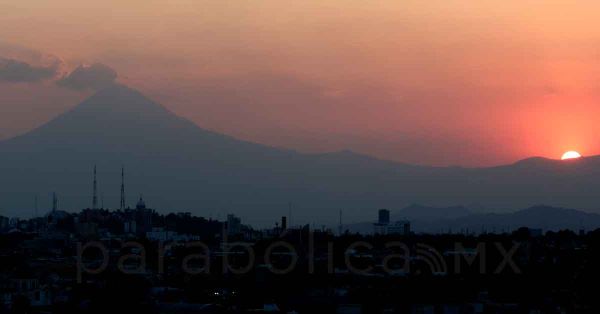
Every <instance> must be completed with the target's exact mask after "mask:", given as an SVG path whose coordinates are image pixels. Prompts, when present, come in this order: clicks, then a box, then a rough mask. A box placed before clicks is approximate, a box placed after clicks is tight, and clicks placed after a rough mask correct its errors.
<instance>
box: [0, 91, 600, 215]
mask: <svg viewBox="0 0 600 314" xmlns="http://www.w3.org/2000/svg"><path fill="white" fill-rule="evenodd" d="M94 165H97V166H98V180H99V198H100V200H101V201H100V203H102V200H104V205H105V207H109V208H115V207H117V206H118V204H119V193H120V168H121V166H124V167H125V168H126V190H127V203H128V204H131V205H132V204H133V203H134V200H135V199H137V198H138V197H139V195H140V194H143V195H144V198H145V199H146V201H147V203H148V205H149V206H150V207H153V208H156V209H159V210H162V211H190V212H193V213H195V214H198V215H203V216H212V217H213V218H224V217H225V215H226V214H227V213H236V214H238V215H240V216H241V217H242V218H243V220H244V221H245V222H249V223H255V224H263V225H267V224H269V225H270V224H274V222H275V221H277V220H279V217H280V216H283V215H287V213H288V203H289V202H291V203H292V204H293V218H292V219H293V220H292V223H295V222H297V223H309V222H314V223H321V222H334V221H337V213H338V210H339V209H340V208H341V209H344V211H345V213H344V217H346V219H348V220H353V221H364V220H365V219H367V218H371V217H375V215H376V210H377V209H378V208H390V209H398V208H403V207H405V206H407V205H409V204H413V203H421V204H428V205H431V206H453V205H456V204H473V203H476V204H480V205H481V206H483V207H485V208H487V209H494V210H498V211H510V210H515V209H517V208H525V207H528V206H532V205H534V204H540V203H544V204H552V205H557V206H563V207H574V208H582V209H587V210H595V209H596V208H598V207H599V206H598V205H597V204H598V201H599V199H598V197H597V196H596V195H597V192H596V187H597V186H599V184H600V158H598V157H587V158H581V159H579V160H571V161H568V162H562V161H555V160H548V159H542V158H532V159H527V160H523V161H520V162H517V163H515V164H512V165H506V166H499V167H491V168H461V167H426V166H415V165H409V164H403V163H397V162H392V161H386V160H380V159H377V158H373V157H370V156H366V155H362V154H358V153H354V152H351V151H340V152H332V153H325V154H303V153H299V152H296V151H293V150H289V149H282V148H276V147H270V146H266V145H261V144H256V143H251V142H247V141H242V140H238V139H235V138H233V137H230V136H226V135H223V134H219V133H215V132H211V131H208V130H205V129H202V128H200V127H198V126H197V125H196V124H194V123H192V122H190V121H189V120H186V119H184V118H181V117H179V116H177V115H175V114H173V113H172V112H170V111H169V110H167V109H166V108H164V107H163V106H161V105H160V104H157V103H156V102H154V101H152V100H150V99H148V98H146V97H145V96H144V95H142V94H141V93H139V92H137V91H135V90H133V89H130V88H128V87H125V86H122V85H115V86H111V87H109V88H106V89H104V90H101V91H99V92H97V93H96V94H94V95H93V96H91V97H90V98H88V99H86V100H85V101H83V102H82V103H81V104H79V105H78V106H76V107H74V108H73V109H72V110H70V111H68V112H66V113H64V114H62V115H60V116H58V117H57V118H55V119H53V120H52V121H49V122H48V123H46V124H45V125H43V126H41V127H39V128H37V129H35V130H32V131H31V132H29V133H26V134H24V135H22V136H18V137H15V138H12V139H9V140H5V141H2V142H0V171H1V173H2V175H1V176H0V186H1V187H2V188H1V189H0V214H2V215H20V216H30V215H32V214H33V207H34V198H35V197H36V195H37V196H38V197H39V202H40V212H42V211H43V210H47V208H49V207H50V195H51V193H52V192H57V193H58V195H59V199H60V207H61V208H62V209H65V210H79V209H81V208H84V207H89V206H91V202H92V201H91V200H92V169H93V166H94Z"/></svg>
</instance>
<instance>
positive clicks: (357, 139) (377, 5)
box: [0, 0, 600, 167]
mask: <svg viewBox="0 0 600 314" xmlns="http://www.w3.org/2000/svg"><path fill="white" fill-rule="evenodd" d="M599 79H600V3H597V2H596V1H555V0H547V1H531V0H518V1H517V0H502V1H500V0H489V1H461V0H456V1H447V0H443V1H442V0H440V1H438V0H429V1H412V0H408V1H397V0H371V1H364V0H303V1H287V0H252V1H230V0H208V1H203V0H185V1H184V0H172V1H155V0H143V1H141V0H130V1H121V0H102V1H99V0H89V1H80V0H52V1H42V0H19V1H15V0H0V139H6V138H10V137H12V136H15V135H17V134H21V133H24V132H26V131H27V130H30V129H32V128H35V127H37V126H39V125H41V124H43V123H44V122H46V121H48V120H49V119H51V118H53V117H55V116H57V115H59V114H61V113H62V112H64V111H65V110H68V109H69V108H71V107H73V106H75V105H76V104H77V103H78V102H80V101H81V100H83V99H85V98H86V97H88V96H89V95H91V94H92V93H93V92H94V90H97V89H99V88H101V87H102V86H103V85H104V84H105V83H106V82H110V81H113V80H116V81H118V82H120V83H123V84H126V85H128V86H131V87H133V88H136V89H138V90H140V91H142V92H143V93H144V94H146V95H147V96H149V97H151V98H152V99H154V100H156V101H158V102H159V103H161V104H163V105H164V106H166V107H167V108H169V109H170V110H172V111H173V112H175V113H177V114H178V115H180V116H183V117H186V118H188V119H190V120H192V121H194V122H196V123H197V124H198V125H199V126H201V127H203V128H206V129H210V130H214V131H218V132H222V133H225V134H229V135H233V136H235V137H238V138H241V139H245V140H251V141H254V142H259V143H264V144H268V145H273V146H278V147H285V148H290V149H295V150H298V151H301V152H307V153H316V152H328V151H336V150H342V149H349V150H353V151H356V152H360V153H364V154H369V155H373V156H376V157H379V158H383V159H390V160H396V161H401V162H407V163H415V164H423V165H440V166H446V165H460V166H468V167H479V166H491V165H498V164H505V163H512V162H515V161H517V160H519V159H523V158H527V157H531V156H544V157H549V158H559V157H560V156H561V155H562V153H563V152H565V151H567V150H577V151H579V152H580V153H582V154H583V155H594V154H600V147H599V141H598V139H599V136H598V134H600V124H599V123H597V117H599V116H600V105H599V104H600V102H599V101H600V89H599V88H600V86H599V82H600V80H599Z"/></svg>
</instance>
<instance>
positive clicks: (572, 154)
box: [560, 150, 581, 160]
mask: <svg viewBox="0 0 600 314" xmlns="http://www.w3.org/2000/svg"><path fill="white" fill-rule="evenodd" d="M577 158H581V154H580V153H578V152H576V151H574V150H570V151H568V152H566V153H564V154H563V155H562V157H561V158H560V159H561V160H566V159H577Z"/></svg>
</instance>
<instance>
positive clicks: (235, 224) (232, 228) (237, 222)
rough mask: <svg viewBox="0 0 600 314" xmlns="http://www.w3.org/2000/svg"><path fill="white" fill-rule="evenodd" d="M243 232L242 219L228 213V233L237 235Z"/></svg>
mask: <svg viewBox="0 0 600 314" xmlns="http://www.w3.org/2000/svg"><path fill="white" fill-rule="evenodd" d="M240 233H242V220H241V219H240V218H239V217H236V216H235V215H233V214H229V215H227V234H229V235H236V234H240Z"/></svg>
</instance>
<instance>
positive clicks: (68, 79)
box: [56, 63, 117, 90]
mask: <svg viewBox="0 0 600 314" xmlns="http://www.w3.org/2000/svg"><path fill="white" fill-rule="evenodd" d="M116 79H117V72H116V71H115V70H113V69H112V68H110V67H109V66H106V65H104V64H101V63H94V64H92V65H89V66H85V65H80V66H78V67H77V68H76V69H75V70H73V72H71V73H69V74H68V75H66V76H64V77H63V78H61V79H60V80H58V81H57V82H56V83H57V84H58V85H59V86H63V87H67V88H71V89H75V90H86V89H92V90H98V89H101V88H104V87H106V86H109V85H112V84H114V82H115V80H116Z"/></svg>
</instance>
